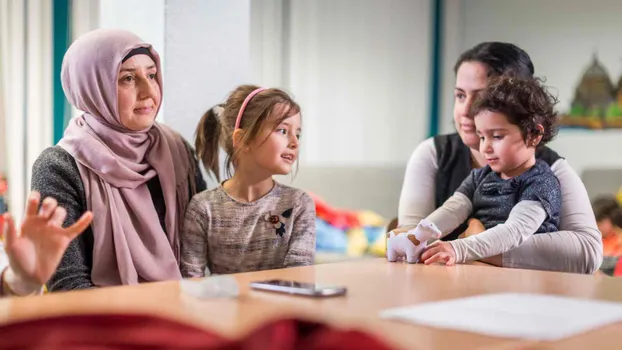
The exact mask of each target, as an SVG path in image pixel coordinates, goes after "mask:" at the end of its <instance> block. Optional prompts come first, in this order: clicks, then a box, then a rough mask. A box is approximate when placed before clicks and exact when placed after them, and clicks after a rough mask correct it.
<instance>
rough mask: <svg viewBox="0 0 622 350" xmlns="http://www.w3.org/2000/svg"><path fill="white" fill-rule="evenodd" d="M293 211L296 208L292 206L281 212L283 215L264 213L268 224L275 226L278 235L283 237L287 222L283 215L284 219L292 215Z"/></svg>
mask: <svg viewBox="0 0 622 350" xmlns="http://www.w3.org/2000/svg"><path fill="white" fill-rule="evenodd" d="M293 211H294V208H290V209H287V210H286V211H284V212H283V213H281V215H275V214H272V213H270V212H268V213H267V214H266V215H264V220H266V223H267V225H269V226H272V227H274V229H275V230H276V234H277V236H279V237H283V235H285V223H284V222H283V221H285V220H281V217H283V218H284V219H288V218H289V217H290V216H292V212H293Z"/></svg>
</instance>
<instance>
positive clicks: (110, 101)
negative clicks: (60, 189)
mask: <svg viewBox="0 0 622 350" xmlns="http://www.w3.org/2000/svg"><path fill="white" fill-rule="evenodd" d="M139 47H145V48H148V49H149V50H150V52H151V56H152V58H153V59H154V61H155V64H156V66H157V70H158V73H157V80H158V83H159V85H160V90H162V71H161V68H160V57H159V56H158V53H157V52H156V51H155V50H154V49H153V48H152V47H151V45H149V44H147V43H145V42H143V41H142V40H141V39H140V38H138V37H137V36H136V35H134V34H132V33H130V32H126V31H121V30H110V29H103V30H95V31H92V32H90V33H87V34H85V35H83V36H82V37H80V38H79V39H78V40H76V41H75V42H74V43H73V44H72V45H71V47H69V50H67V53H66V54H65V58H64V59H63V66H62V72H61V80H62V85H63V90H64V91H65V95H66V96H67V99H68V100H69V102H70V103H71V104H72V105H74V106H75V107H76V108H78V109H79V110H81V111H84V114H82V116H80V117H78V118H74V119H72V120H71V122H70V123H69V126H68V127H67V130H65V135H64V137H63V139H62V140H60V142H59V145H60V146H61V147H62V148H63V149H65V150H66V151H67V152H69V153H70V154H71V155H72V156H73V157H74V158H75V160H76V162H77V164H78V169H79V171H80V176H81V178H82V182H83V184H84V191H85V194H86V201H87V208H88V210H92V211H93V213H94V214H95V215H94V218H93V223H92V229H93V236H94V245H93V269H92V271H91V279H92V281H93V283H94V284H95V285H97V286H108V285H119V284H136V283H139V282H150V281H164V280H175V279H180V278H181V274H180V272H179V234H180V232H181V227H182V224H183V217H184V214H185V211H186V206H187V205H188V202H189V198H190V196H191V194H190V193H189V184H190V186H192V191H193V192H194V169H193V167H194V166H193V165H194V163H193V162H192V161H191V155H190V152H189V151H188V149H187V147H186V145H185V144H184V142H183V140H182V138H181V137H180V136H179V135H178V134H176V133H175V132H173V131H172V130H170V129H169V128H168V127H166V126H164V125H160V124H157V123H155V124H154V125H153V126H152V127H151V128H148V129H147V130H142V131H132V130H129V129H127V128H125V127H124V126H123V125H122V124H121V121H120V119H119V113H118V106H117V79H118V73H119V69H120V66H121V62H122V60H123V58H124V57H125V56H126V55H127V54H128V53H129V52H130V51H131V50H133V49H135V48H139ZM155 176H158V177H159V180H160V184H161V186H162V193H163V195H164V203H165V205H166V219H165V227H166V233H164V231H163V230H162V226H161V225H160V221H159V219H158V214H157V212H156V210H155V207H154V205H153V202H152V199H151V194H150V192H149V189H148V188H147V182H148V181H149V180H150V179H152V178H153V177H155Z"/></svg>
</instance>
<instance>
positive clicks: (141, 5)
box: [73, 0, 166, 122]
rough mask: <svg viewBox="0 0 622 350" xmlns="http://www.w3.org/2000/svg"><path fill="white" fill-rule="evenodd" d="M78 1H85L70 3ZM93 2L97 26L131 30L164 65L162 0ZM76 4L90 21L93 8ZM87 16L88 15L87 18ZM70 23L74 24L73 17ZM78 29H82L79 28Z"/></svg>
mask: <svg viewBox="0 0 622 350" xmlns="http://www.w3.org/2000/svg"><path fill="white" fill-rule="evenodd" d="M80 1H85V0H74V3H75V2H80ZM88 1H90V0H88ZM88 1H87V2H88ZM97 4H99V18H98V19H99V21H98V23H96V27H97V28H118V29H125V30H128V31H130V32H133V33H135V34H136V35H138V36H139V37H141V38H142V39H143V40H144V41H145V42H148V43H150V44H151V45H152V46H153V48H154V49H155V50H156V51H157V52H158V54H159V55H160V61H161V65H162V67H165V65H166V51H165V47H164V37H165V35H164V32H165V27H164V16H165V12H164V9H165V0H95V1H94V2H93V3H92V4H91V6H90V7H93V6H94V5H95V6H96V5H97ZM78 6H79V7H80V8H81V9H83V11H87V13H85V16H84V19H83V20H82V21H83V22H84V21H90V22H91V23H92V22H94V21H93V19H92V18H91V17H92V13H93V10H92V9H90V8H89V6H88V5H85V4H81V5H78ZM87 15H90V17H89V16H87ZM73 23H75V19H74V20H73ZM80 29H83V28H82V27H81V28H80ZM80 29H79V30H80ZM165 78H166V77H165ZM165 86H166V82H165ZM165 96H166V95H165ZM164 107H165V105H164V103H163V104H162V106H161V108H160V112H159V113H158V117H157V120H158V121H160V122H162V121H164V120H165V117H164V116H165V114H166V113H165V108H164Z"/></svg>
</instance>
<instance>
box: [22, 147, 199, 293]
mask: <svg viewBox="0 0 622 350" xmlns="http://www.w3.org/2000/svg"><path fill="white" fill-rule="evenodd" d="M186 146H187V147H189V148H190V145H188V144H186ZM195 162H196V160H195ZM195 168H196V169H197V171H196V191H197V192H201V191H203V190H205V188H206V185H205V181H204V180H203V176H202V174H201V171H200V169H199V167H198V166H195ZM147 186H148V188H149V192H150V193H151V198H152V200H153V205H154V207H155V209H156V212H157V213H158V217H159V218H160V224H161V225H162V229H163V230H165V228H164V218H165V215H166V207H165V204H164V197H163V195H162V187H161V186H160V181H159V178H158V177H157V176H156V177H154V178H153V179H151V180H149V182H148V183H147ZM31 188H32V189H33V190H36V191H39V192H40V193H41V198H45V197H53V198H55V199H56V200H57V201H58V204H59V206H61V207H63V208H65V209H66V210H67V218H66V219H65V223H64V226H68V225H71V224H73V223H75V222H76V221H77V220H78V219H79V218H80V216H81V215H82V214H83V213H84V212H85V211H86V210H87V209H86V196H85V194H84V184H83V183H82V178H81V177H80V172H79V170H78V165H77V164H76V161H75V159H74V158H73V157H72V156H71V155H70V154H69V153H67V151H65V150H64V149H62V148H61V147H59V146H55V147H50V148H47V149H45V150H44V151H43V152H42V153H41V155H40V156H39V158H37V160H36V161H35V163H34V165H33V168H32V184H31ZM95 214H97V213H95ZM92 266H93V231H92V229H91V228H90V227H89V228H88V229H86V231H84V232H83V233H82V234H81V235H80V236H78V237H77V238H76V239H74V240H73V241H72V242H71V243H70V244H69V247H68V248H67V251H66V252H65V254H64V255H63V258H62V260H61V262H60V265H59V266H58V268H57V270H56V272H55V273H54V275H53V276H52V278H51V279H50V280H49V281H48V284H47V287H48V290H50V291H58V290H73V289H86V288H93V287H95V285H94V284H93V282H92V281H91V269H92Z"/></svg>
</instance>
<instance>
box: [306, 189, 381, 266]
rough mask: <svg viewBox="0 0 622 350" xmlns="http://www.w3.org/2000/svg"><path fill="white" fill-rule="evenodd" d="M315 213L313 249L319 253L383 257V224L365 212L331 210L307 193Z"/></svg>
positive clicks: (323, 202)
mask: <svg viewBox="0 0 622 350" xmlns="http://www.w3.org/2000/svg"><path fill="white" fill-rule="evenodd" d="M310 195H311V197H312V198H313V201H314V202H315V210H316V215H317V218H316V235H317V236H316V249H317V252H319V253H337V254H343V255H347V256H351V257H358V256H364V255H373V256H384V254H385V250H386V240H385V230H386V228H385V226H386V220H385V219H384V218H383V217H381V216H380V215H378V214H376V213H374V212H371V211H368V210H362V211H352V210H344V209H337V208H334V207H331V206H330V205H329V204H328V203H326V202H325V201H324V200H323V199H322V198H320V197H319V196H317V195H314V194H312V193H310Z"/></svg>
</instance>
